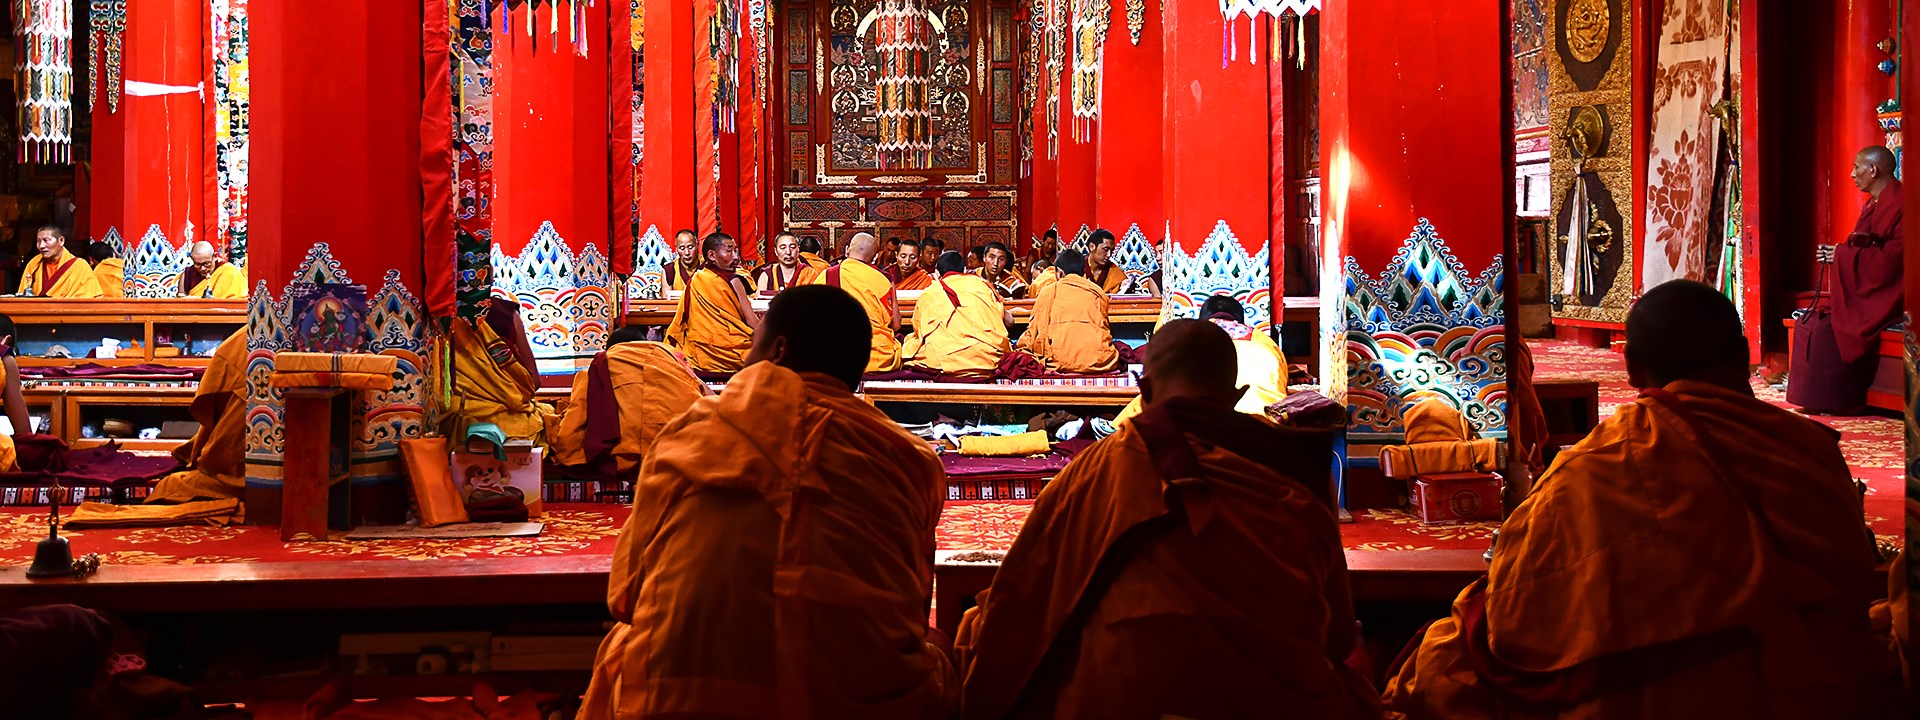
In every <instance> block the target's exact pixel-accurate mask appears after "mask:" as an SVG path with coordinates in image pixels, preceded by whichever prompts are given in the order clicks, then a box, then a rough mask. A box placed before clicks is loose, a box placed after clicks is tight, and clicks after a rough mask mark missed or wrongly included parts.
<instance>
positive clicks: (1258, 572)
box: [954, 320, 1379, 720]
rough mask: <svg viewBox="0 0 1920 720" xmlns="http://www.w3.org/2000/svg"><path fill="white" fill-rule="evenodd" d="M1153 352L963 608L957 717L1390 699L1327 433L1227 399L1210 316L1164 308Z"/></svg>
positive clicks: (1215, 714) (1219, 711) (1368, 706)
mask: <svg viewBox="0 0 1920 720" xmlns="http://www.w3.org/2000/svg"><path fill="white" fill-rule="evenodd" d="M1146 360H1147V366H1146V374H1145V376H1144V377H1143V378H1142V379H1141V381H1140V391H1141V393H1142V394H1143V395H1145V396H1146V397H1147V409H1146V411H1145V412H1143V413H1142V414H1141V415H1140V416H1139V417H1138V418H1135V419H1134V420H1133V421H1132V422H1129V423H1126V424H1124V425H1121V426H1120V428H1119V431H1118V432H1116V433H1114V434H1113V435H1111V436H1108V437H1107V438H1105V439H1103V440H1101V441H1100V442H1098V443H1096V444H1094V446H1093V447H1092V448H1089V449H1087V450H1085V451H1083V452H1081V453H1080V454H1079V455H1078V456H1076V457H1075V458H1074V459H1073V462H1072V463H1070V464H1068V465H1067V467H1066V469H1064V470H1062V471H1061V472H1060V475H1059V477H1058V478H1056V479H1055V480H1054V481H1053V482H1052V483H1050V484H1048V485H1047V486H1046V488H1045V489H1044V490H1042V491H1041V492H1040V497H1039V499H1038V501H1036V502H1035V503H1034V506H1033V513H1032V515H1030V516H1029V517H1028V518H1027V521H1026V524H1025V525H1024V526H1023V527H1021V528H1020V535H1019V537H1017V538H1015V539H1014V541H1013V547H1012V548H1011V549H1010V550H1008V552H1007V556H1006V559H1005V560H1004V561H1003V562H1002V564H1001V565H1000V569H999V572H998V573H997V574H996V575H995V576H994V579H993V586H992V587H991V588H990V589H988V590H987V591H986V592H983V593H981V604H980V606H979V607H976V608H972V609H969V610H968V611H967V613H966V615H965V617H964V618H963V620H962V622H961V626H960V631H959V635H958V636H957V637H956V638H955V643H954V647H955V651H956V653H957V655H956V657H957V659H958V660H959V661H960V663H961V668H962V671H963V672H964V673H965V678H966V689H965V701H964V709H963V713H962V715H963V717H965V718H967V719H968V720H987V719H989V718H991V719H999V718H1062V719H1063V720H1072V719H1075V718H1100V719H1102V720H1106V719H1113V720H1131V719H1134V718H1138V719H1140V720H1159V719H1160V718H1170V717H1179V718H1194V719H1196V720H1212V719H1214V718H1255V717H1298V718H1319V719H1338V718H1361V717H1378V714H1379V710H1378V707H1377V704H1376V699H1375V696H1374V692H1373V689H1372V688H1371V686H1369V685H1368V684H1367V683H1366V681H1365V680H1364V679H1362V678H1361V677H1359V676H1358V675H1357V674H1355V673H1353V671H1351V670H1350V669H1348V668H1347V666H1346V665H1345V664H1344V660H1345V659H1346V658H1347V657H1348V656H1349V655H1350V654H1351V653H1352V651H1353V648H1354V645H1355V643H1356V642H1358V640H1359V633H1358V632H1357V628H1356V626H1355V623H1354V611H1353V603H1352V599H1351V594H1350V591H1349V588H1348V585H1347V566H1346V556H1345V554H1344V553H1343V551H1342V549H1341V545H1340V532H1339V529H1338V525H1337V523H1336V521H1335V519H1334V515H1333V511H1332V509H1331V505H1330V503H1329V502H1328V501H1327V500H1326V499H1324V498H1323V497H1321V496H1320V495H1319V494H1317V493H1316V492H1315V490H1314V488H1315V487H1316V486H1317V485H1323V484H1324V478H1325V477H1326V475H1327V463H1326V460H1325V458H1326V456H1327V453H1328V452H1329V451H1330V450H1331V448H1332V439H1331V437H1330V436H1329V435H1327V434H1325V433H1314V432H1310V431H1305V430H1292V429H1287V428H1281V427H1279V426H1277V425H1275V424H1273V423H1272V422H1271V421H1269V420H1267V419H1265V418H1261V417H1254V416H1251V415H1245V414H1242V413H1236V412H1233V405H1234V403H1235V402H1236V401H1238V400H1239V398H1240V394H1241V393H1242V392H1244V391H1245V388H1237V387H1235V386H1234V385H1233V378H1234V353H1233V348H1232V341H1231V340H1230V339H1228V337H1227V335H1226V333H1225V332H1223V331H1221V330H1220V328H1218V327H1216V326H1214V325H1211V324H1209V323H1205V322H1201V321H1198V320H1175V321H1173V322H1170V323H1168V324H1167V325H1166V326H1165V327H1164V328H1162V329H1161V331H1160V333H1159V335H1158V336H1157V337H1155V338H1154V341H1153V343H1151V344H1150V345H1148V349H1147V358H1146ZM1316 476H1317V477H1318V478H1320V480H1314V479H1312V478H1315V477H1316Z"/></svg>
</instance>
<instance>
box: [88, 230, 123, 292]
mask: <svg viewBox="0 0 1920 720" xmlns="http://www.w3.org/2000/svg"><path fill="white" fill-rule="evenodd" d="M87 257H88V258H89V259H91V260H93V277H94V279H96V280H98V281H99V283H100V297H106V298H118V297H126V296H127V263H126V261H125V260H122V259H120V258H119V257H118V253H117V251H116V250H115V249H114V247H113V243H104V242H93V243H91V244H88V245H87Z"/></svg>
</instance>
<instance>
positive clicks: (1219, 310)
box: [1113, 295, 1287, 423]
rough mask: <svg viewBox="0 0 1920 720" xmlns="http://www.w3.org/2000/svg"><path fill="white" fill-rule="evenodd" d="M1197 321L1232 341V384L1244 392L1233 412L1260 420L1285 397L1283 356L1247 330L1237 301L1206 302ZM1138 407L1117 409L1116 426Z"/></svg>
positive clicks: (1244, 312)
mask: <svg viewBox="0 0 1920 720" xmlns="http://www.w3.org/2000/svg"><path fill="white" fill-rule="evenodd" d="M1200 317H1202V318H1206V319H1207V320H1208V321H1210V322H1212V323H1213V324H1215V325H1218V326H1220V329H1221V330H1225V331H1227V337H1230V338H1233V352H1234V357H1235V358H1236V359H1237V361H1238V365H1239V367H1240V374H1239V376H1238V377H1236V378H1235V379H1234V382H1235V383H1237V384H1238V385H1239V386H1240V387H1243V388H1246V390H1247V392H1246V394H1245V395H1241V396H1240V402H1238V403H1235V404H1234V406H1233V409H1234V410H1236V411H1239V412H1243V413H1247V414H1249V415H1262V416H1264V415H1266V414H1267V407H1268V406H1271V405H1273V404H1274V403H1277V402H1280V401H1281V400H1283V399H1285V398H1286V397H1287V356H1286V355H1284V354H1282V353H1281V352H1280V346H1279V345H1278V344H1275V343H1274V342H1273V338H1271V337H1268V336H1267V334H1266V333H1263V332H1260V331H1258V330H1255V329H1253V328H1252V327H1249V326H1247V324H1246V322H1247V310H1246V308H1245V307H1243V306H1241V305H1240V301H1239V300H1235V299H1234V298H1233V296H1232V295H1215V296H1213V297H1210V298H1207V301H1206V302H1204V303H1201V305H1200ZM1141 405H1142V402H1141V399H1140V398H1137V397H1136V398H1134V399H1133V401H1132V402H1129V403H1127V406H1126V407H1124V408H1121V409H1120V414H1118V415H1115V416H1114V418H1113V421H1114V422H1116V423H1117V422H1120V421H1122V420H1126V419H1128V418H1131V417H1134V416H1136V415H1139V414H1140V410H1141Z"/></svg>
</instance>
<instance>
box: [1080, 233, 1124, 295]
mask: <svg viewBox="0 0 1920 720" xmlns="http://www.w3.org/2000/svg"><path fill="white" fill-rule="evenodd" d="M1116 244H1117V243H1116V242H1115V241H1114V239H1113V231H1111V230H1108V229H1106V228H1099V229H1096V230H1094V231H1093V233H1092V234H1091V235H1088V236H1087V279H1088V280H1091V281H1093V284H1095V285H1098V286H1100V290H1101V291H1102V292H1105V293H1106V294H1108V295H1118V294H1119V293H1120V291H1122V290H1125V289H1127V285H1128V283H1127V271H1126V270H1124V269H1122V268H1120V267H1119V266H1116V265H1114V264H1113V249H1114V246H1115V245H1116Z"/></svg>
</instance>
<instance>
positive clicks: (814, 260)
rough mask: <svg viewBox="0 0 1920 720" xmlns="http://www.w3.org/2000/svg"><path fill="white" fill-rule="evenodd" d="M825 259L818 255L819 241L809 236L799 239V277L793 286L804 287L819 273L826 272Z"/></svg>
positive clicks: (826, 263)
mask: <svg viewBox="0 0 1920 720" xmlns="http://www.w3.org/2000/svg"><path fill="white" fill-rule="evenodd" d="M832 264H833V263H830V262H827V259H826V257H824V256H822V255H821V254H820V239H819V238H816V237H813V236H811V235H809V236H807V237H803V238H800V277H799V278H797V279H795V280H794V281H793V284H795V285H806V284H809V283H812V282H813V279H814V278H815V277H817V276H818V275H819V274H820V273H823V272H826V271H827V266H828V265H832Z"/></svg>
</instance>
